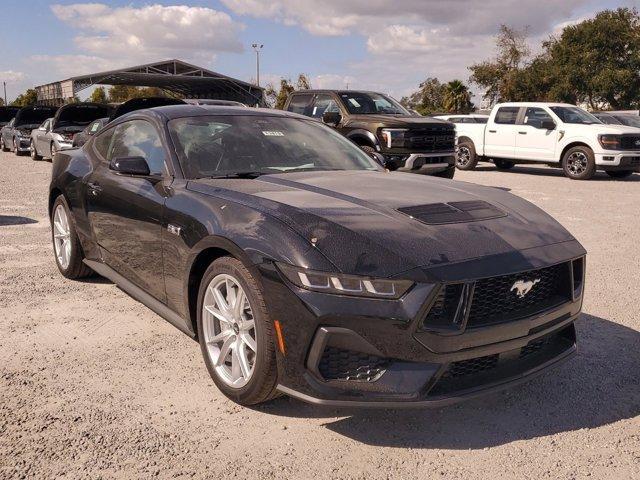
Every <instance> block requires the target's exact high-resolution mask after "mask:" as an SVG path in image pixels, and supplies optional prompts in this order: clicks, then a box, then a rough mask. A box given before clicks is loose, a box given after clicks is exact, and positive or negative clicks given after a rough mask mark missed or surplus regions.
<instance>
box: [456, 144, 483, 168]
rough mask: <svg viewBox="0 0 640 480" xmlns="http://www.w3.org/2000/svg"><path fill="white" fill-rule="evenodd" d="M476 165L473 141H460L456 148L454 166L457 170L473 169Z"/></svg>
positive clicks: (476, 158)
mask: <svg viewBox="0 0 640 480" xmlns="http://www.w3.org/2000/svg"><path fill="white" fill-rule="evenodd" d="M476 165H478V156H477V155H476V147H475V146H474V145H473V142H462V143H459V144H458V148H457V149H456V168H458V170H473V169H474V168H476Z"/></svg>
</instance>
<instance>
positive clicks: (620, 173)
mask: <svg viewBox="0 0 640 480" xmlns="http://www.w3.org/2000/svg"><path fill="white" fill-rule="evenodd" d="M607 175H609V176H610V177H611V178H627V177H630V176H631V175H633V170H607Z"/></svg>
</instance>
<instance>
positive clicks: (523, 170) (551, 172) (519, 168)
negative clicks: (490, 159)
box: [474, 164, 640, 182]
mask: <svg viewBox="0 0 640 480" xmlns="http://www.w3.org/2000/svg"><path fill="white" fill-rule="evenodd" d="M474 171H476V172H495V173H515V174H526V175H539V176H545V177H564V172H563V171H562V169H561V168H554V167H531V166H524V165H516V166H515V167H513V168H511V169H510V170H508V171H506V172H502V171H500V170H498V169H497V168H495V167H493V166H491V165H488V164H484V165H481V166H478V167H476V168H475V169H474ZM567 180H569V179H567ZM587 181H589V182H593V181H609V182H640V173H634V174H633V175H631V176H630V177H627V178H612V177H610V176H609V175H607V174H606V173H605V172H596V174H595V176H594V177H593V178H592V179H591V180H587Z"/></svg>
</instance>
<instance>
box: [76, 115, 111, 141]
mask: <svg viewBox="0 0 640 480" xmlns="http://www.w3.org/2000/svg"><path fill="white" fill-rule="evenodd" d="M108 121H109V117H104V118H99V119H97V120H94V121H93V122H91V123H90V124H89V125H87V126H86V127H85V129H84V130H82V131H81V132H80V133H76V134H75V135H74V136H73V142H72V143H71V145H72V146H73V147H74V148H76V147H81V146H83V145H84V144H85V143H87V140H89V138H91V137H92V136H94V135H95V134H96V133H98V132H99V131H100V129H101V128H102V127H104V126H105V125H106V124H107V122H108Z"/></svg>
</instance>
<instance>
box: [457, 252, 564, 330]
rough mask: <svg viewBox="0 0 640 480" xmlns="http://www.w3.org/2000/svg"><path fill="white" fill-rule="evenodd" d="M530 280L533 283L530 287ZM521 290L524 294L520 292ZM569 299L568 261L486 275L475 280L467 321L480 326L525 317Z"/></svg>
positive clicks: (469, 324) (470, 325) (468, 323)
mask: <svg viewBox="0 0 640 480" xmlns="http://www.w3.org/2000/svg"><path fill="white" fill-rule="evenodd" d="M518 282H521V284H520V287H519V286H518ZM527 282H528V283H529V285H530V286H531V288H530V290H529V291H526V289H527ZM519 288H520V289H519ZM519 292H520V293H522V294H524V296H519V295H518V293H519ZM568 300H571V277H570V273H569V263H561V264H559V265H554V266H552V267H547V268H541V269H539V270H532V271H529V272H525V273H516V274H513V275H503V276H500V277H491V278H484V279H482V280H478V281H477V282H476V285H475V289H474V292H473V300H472V301H471V311H470V313H469V319H468V322H467V325H468V326H469V327H477V326H483V325H488V324H492V323H500V322H503V321H506V320H513V319H516V318H522V317H525V316H529V315H534V314H536V313H538V312H541V311H544V310H547V309H549V308H552V307H554V306H557V305H560V304H562V303H564V302H566V301H568Z"/></svg>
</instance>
